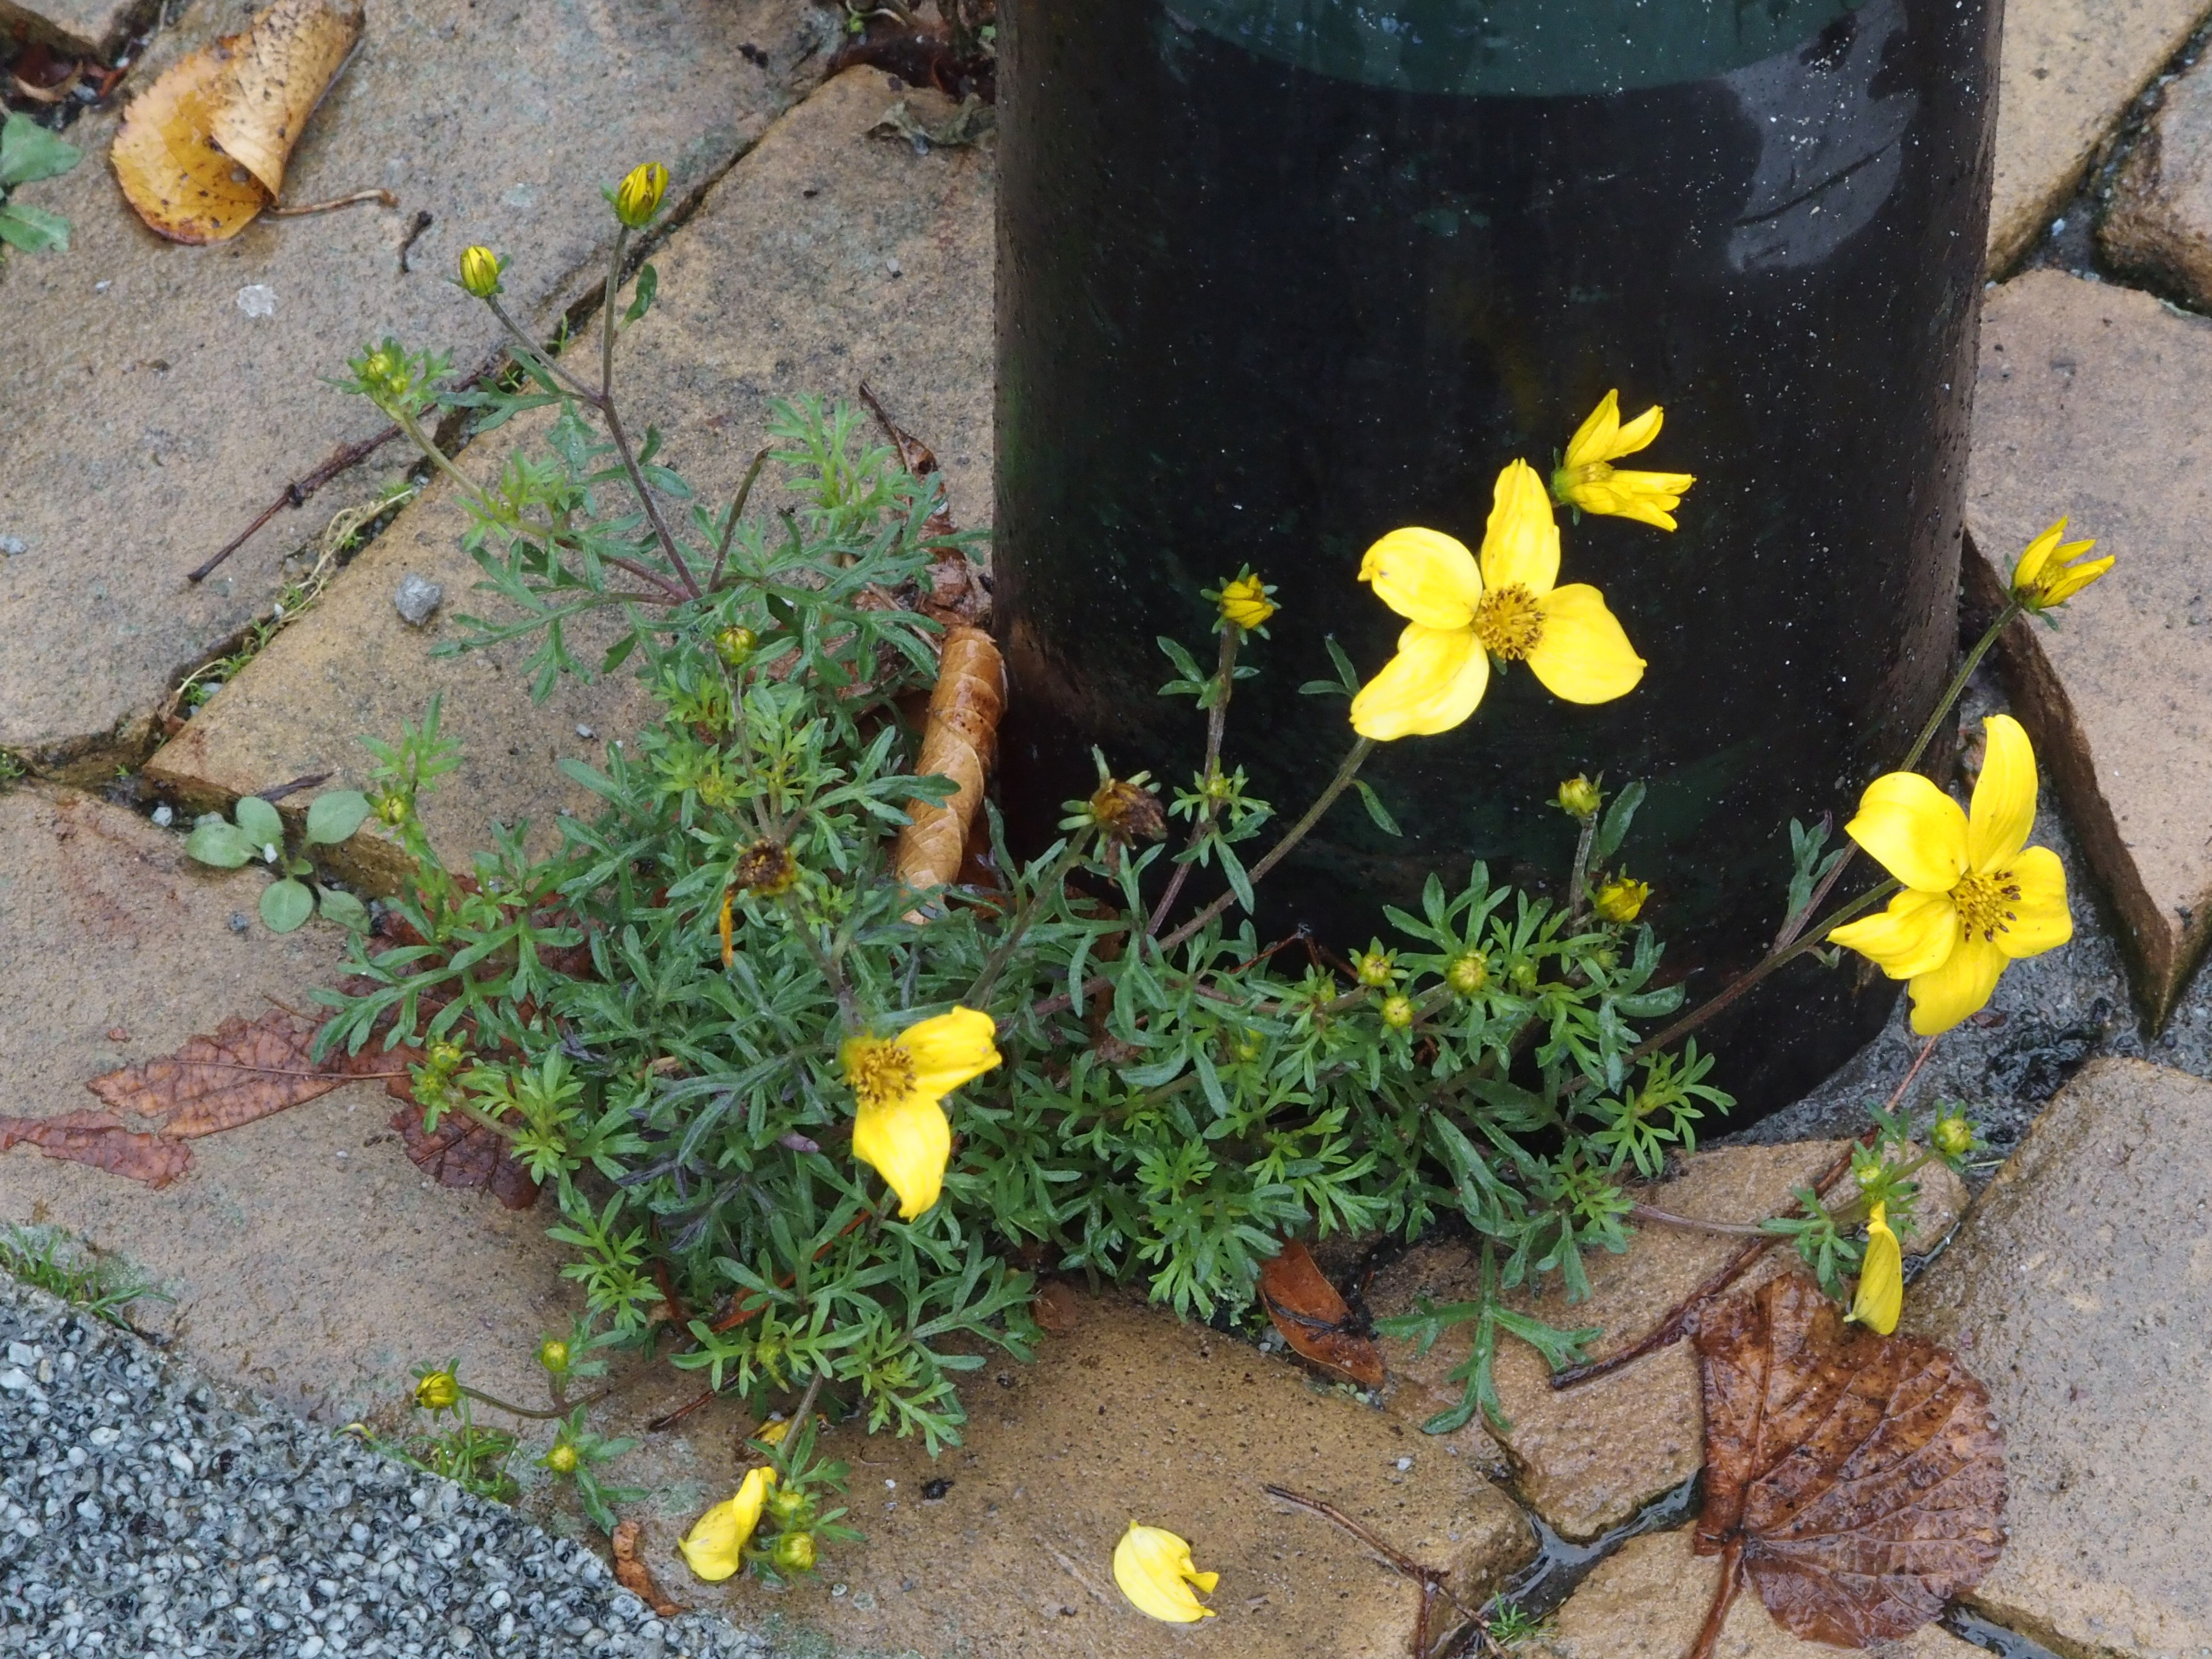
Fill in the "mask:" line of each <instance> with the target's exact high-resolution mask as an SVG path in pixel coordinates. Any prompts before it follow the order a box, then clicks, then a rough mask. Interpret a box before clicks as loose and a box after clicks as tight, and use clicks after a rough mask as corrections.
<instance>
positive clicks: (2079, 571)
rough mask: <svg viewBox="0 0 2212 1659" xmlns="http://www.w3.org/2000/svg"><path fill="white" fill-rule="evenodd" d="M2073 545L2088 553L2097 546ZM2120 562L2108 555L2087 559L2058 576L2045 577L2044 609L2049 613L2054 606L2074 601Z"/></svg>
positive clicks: (2062, 550) (2091, 544) (2063, 570)
mask: <svg viewBox="0 0 2212 1659" xmlns="http://www.w3.org/2000/svg"><path fill="white" fill-rule="evenodd" d="M2073 545H2075V546H2078V547H2080V548H2081V549H2083V550H2085V551H2086V550H2087V549H2089V548H2091V547H2093V546H2094V545H2095V544H2094V543H2093V542H2077V543H2075V544H2073ZM2059 551H2060V552H2062V553H2063V552H2064V551H2065V549H2064V548H2061V549H2059ZM2118 562H2119V561H2118V559H2116V558H2115V557H2113V556H2112V555H2111V554H2109V553H2108V554H2106V556H2104V557H2103V558H2101V559H2085V560H2083V561H2082V562H2080V563H2079V564H2069V565H2068V566H2066V567H2065V568H2063V569H2062V570H2060V571H2058V572H2057V574H2054V575H2051V576H2047V577H2045V579H2044V583H2043V607H2044V609H2045V610H2046V611H2047V610H2049V609H2050V608H2051V606H2052V605H2063V604H2065V603H2066V601H2067V600H2069V599H2072V598H2073V597H2074V596H2075V594H2076V593H2079V592H2081V590H2082V589H2083V588H2085V587H2087V586H2088V585H2089V584H2090V583H2091V582H2093V581H2095V580H2097V578H2098V577H2100V576H2101V575H2103V574H2105V573H2106V571H2107V570H2110V569H2111V568H2112V567H2113V566H2114V565H2115V564H2117V563H2118Z"/></svg>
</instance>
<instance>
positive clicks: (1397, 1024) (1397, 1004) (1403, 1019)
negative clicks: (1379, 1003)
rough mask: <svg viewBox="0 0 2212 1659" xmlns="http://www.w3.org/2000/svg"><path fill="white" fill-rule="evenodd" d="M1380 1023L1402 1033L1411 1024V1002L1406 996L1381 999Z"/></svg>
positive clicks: (1411, 999)
mask: <svg viewBox="0 0 2212 1659" xmlns="http://www.w3.org/2000/svg"><path fill="white" fill-rule="evenodd" d="M1383 1024H1385V1025H1387V1026H1389V1028H1390V1029H1391V1030H1394V1031H1402V1030H1405V1029H1406V1028H1407V1026H1409V1025H1411V1024H1413V998H1411V997H1408V996H1395V997H1385V998H1383Z"/></svg>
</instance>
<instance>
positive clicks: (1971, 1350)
mask: <svg viewBox="0 0 2212 1659" xmlns="http://www.w3.org/2000/svg"><path fill="white" fill-rule="evenodd" d="M2208 1123H2212V1084H2208V1083H2205V1082H2203V1080H2201V1079H2197V1078H2193V1077H2189V1076H2186V1075H2185V1074H2184V1073H2179V1072H2174V1071H2169V1070H2166V1068H2164V1067H2162V1066H2149V1065H2146V1064H2144V1063H2143V1062H2142V1061H2141V1060H2095V1061H2093V1062H2092V1063H2091V1064H2090V1065H2089V1066H2087V1068H2086V1069H2084V1070H2083V1071H2082V1073H2081V1075H2080V1076H2078V1077H2076V1078H2075V1079H2074V1081H2073V1082H2072V1083H2070V1084H2069V1085H2067V1087H2066V1089H2065V1090H2064V1091H2063V1092H2062V1093H2061V1094H2060V1095H2059V1096H2058V1097H2057V1099H2055V1100H2054V1101H2052V1102H2051V1106H2050V1109H2048V1110H2047V1111H2045V1113H2044V1115H2042V1116H2041V1117H2040V1118H2039V1119H2037V1120H2036V1124H2035V1127H2034V1128H2033V1130H2031V1131H2030V1132H2029V1134H2028V1137H2027V1140H2026V1142H2025V1143H2023V1144H2022V1146H2021V1149H2020V1150H2019V1151H2018V1152H2015V1153H2014V1154H2013V1156H2012V1158H2011V1160H2010V1161H2009V1162H2008V1163H2007V1164H2006V1165H2005V1167H2004V1168H2003V1170H2001V1171H2000V1172H1999V1173H1998V1175H1997V1177H1996V1180H1995V1181H1994V1182H1991V1183H1990V1188H1989V1189H1988V1190H1987V1191H1986V1192H1985V1193H1984V1194H1982V1196H1981V1198H1980V1200H1978V1202H1977V1203H1976V1205H1975V1206H1974V1209H1973V1212H1972V1214H1971V1215H1969V1216H1968V1217H1967V1218H1966V1225H1965V1226H1963V1227H1962V1228H1961V1229H1960V1232H1959V1236H1958V1237H1957V1239H1956V1240H1955V1241H1954V1243H1952V1245H1951V1248H1950V1249H1948V1251H1947V1252H1945V1254H1944V1255H1942V1258H1941V1259H1940V1260H1938V1261H1937V1262H1936V1265H1935V1267H1933V1268H1931V1269H1930V1270H1929V1273H1928V1274H1927V1275H1926V1277H1925V1278H1923V1279H1922V1280H1921V1281H1920V1282H1919V1283H1918V1284H1917V1285H1914V1287H1913V1288H1912V1291H1911V1293H1910V1294H1909V1295H1908V1296H1907V1297H1905V1328H1906V1329H1908V1330H1910V1331H1911V1332H1913V1333H1915V1334H1919V1335H1923V1336H1929V1337H1933V1338H1934V1339H1935V1340H1937V1341H1939V1342H1942V1343H1944V1344H1946V1345H1947V1346H1950V1347H1953V1348H1954V1349H1956V1350H1957V1351H1958V1352H1959V1353H1960V1354H1961V1355H1962V1356H1963V1357H1964V1358H1965V1359H1966V1363H1967V1364H1968V1365H1969V1366H1970V1367H1971V1368H1972V1370H1973V1372H1974V1374H1975V1375H1976V1376H1978V1377H1980V1378H1981V1379H1982V1381H1983V1382H1984V1383H1986V1384H1988V1386H1989V1389H1990V1401H1991V1404H1992V1405H1993V1406H1994V1407H1995V1409H1996V1414H1997V1419H1998V1421H1999V1422H2000V1423H2001V1424H2002V1425H2003V1428H2004V1435H2005V1462H2006V1467H2007V1474H2008V1485H2009V1487H2010V1498H2009V1501H2008V1503H2007V1504H2006V1506H2005V1524H2006V1528H2007V1530H2008V1533H2009V1534H2010V1537H2009V1541H2008V1543H2007V1544H2006V1546H2005V1551H2004V1553H2003V1554H2002V1555H2001V1556H1999V1557H1998V1558H1997V1564H1996V1567H1995V1568H1994V1569H1992V1570H1991V1571H1990V1576H1989V1577H1987V1578H1985V1579H1984V1580H1983V1581H1982V1583H1981V1585H1980V1587H1979V1588H1978V1589H1976V1590H1974V1591H1973V1592H1972V1593H1971V1594H1970V1595H1969V1596H1968V1598H1967V1599H1968V1600H1969V1601H1971V1602H1972V1604H1973V1605H1974V1606H1975V1607H1978V1609H1979V1610H1981V1611H1982V1612H1984V1613H1986V1614H1987V1615H1988V1616H1989V1617H1990V1618H1991V1619H1993V1620H1996V1622H1997V1623H1999V1624H2001V1625H2003V1626H2007V1627H2008V1628H2010V1629H2013V1630H2017V1631H2021V1632H2024V1633H2026V1634H2027V1635H2029V1636H2032V1637H2033V1638H2036V1639H2038V1640H2039V1641H2042V1642H2044V1643H2045V1644H2048V1645H2049V1646H2051V1648H2052V1649H2054V1650H2057V1651H2058V1652H2060V1653H2063V1654H2067V1655H2073V1656H2081V1659H2197V1656H2198V1655H2200V1654H2202V1653H2203V1652H2205V1651H2207V1650H2212V1569H2208V1566H2207V1561H2206V1537H2207V1534H2206V1516H2208V1514H2212V1456H2208V1455H2207V1440H2206V1429H2205V1413H2206V1408H2207V1402H2208V1401H2212V1141H2208V1140H2207V1139H2206V1136H2205V1126H2206V1125H2207V1124H2208Z"/></svg>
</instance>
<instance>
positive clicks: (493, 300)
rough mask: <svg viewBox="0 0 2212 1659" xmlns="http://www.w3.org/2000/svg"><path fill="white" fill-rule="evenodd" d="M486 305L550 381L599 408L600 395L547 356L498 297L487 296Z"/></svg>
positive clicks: (527, 356) (523, 352)
mask: <svg viewBox="0 0 2212 1659" xmlns="http://www.w3.org/2000/svg"><path fill="white" fill-rule="evenodd" d="M484 303H485V304H486V305H488V306H489V307H491V314H492V315H493V316H495V317H496V318H498V319H499V321H500V325H501V327H502V328H504V329H506V331H507V335H508V337H510V338H511V339H513V342H514V343H515V344H516V345H517V346H519V347H520V348H521V350H522V355H523V356H524V357H525V358H526V359H527V360H528V361H529V362H531V363H532V364H533V365H535V366H536V367H537V368H542V369H544V371H545V374H546V375H547V377H548V378H549V379H551V380H559V381H561V382H562V384H563V385H564V386H567V387H568V389H569V390H570V391H571V392H574V393H575V394H576V395H577V396H578V397H579V398H582V399H583V400H584V401H585V402H586V403H587V404H592V406H593V407H594V408H596V407H598V405H599V393H598V392H594V391H592V389H591V387H589V386H586V385H585V384H584V383H583V382H582V381H581V380H578V379H577V378H576V377H575V376H574V375H573V374H570V373H569V372H568V370H567V369H565V368H562V367H561V365H560V364H559V363H558V362H555V361H554V360H553V358H551V357H550V356H547V355H546V352H545V349H544V347H542V346H540V345H538V344H537V343H534V342H533V341H532V339H531V337H529V336H528V335H527V334H525V333H524V332H523V331H522V329H521V326H520V325H519V324H518V323H516V321H515V320H514V319H513V318H512V317H510V316H508V315H507V307H505V306H503V305H501V304H500V302H499V296H498V295H487V296H486V297H485V300H484Z"/></svg>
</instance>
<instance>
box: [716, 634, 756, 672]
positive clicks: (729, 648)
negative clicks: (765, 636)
mask: <svg viewBox="0 0 2212 1659" xmlns="http://www.w3.org/2000/svg"><path fill="white" fill-rule="evenodd" d="M759 643H760V640H759V637H758V636H757V635H755V634H754V632H753V630H752V629H750V628H726V629H723V630H722V631H721V632H720V633H719V634H717V635H714V653H715V654H716V655H717V656H719V657H720V658H721V659H722V660H723V661H724V662H726V663H727V664H729V665H730V666H731V667H732V668H742V667H744V664H745V659H747V658H749V657H750V656H751V655H752V653H753V647H755V646H757V645H758V644H759Z"/></svg>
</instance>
